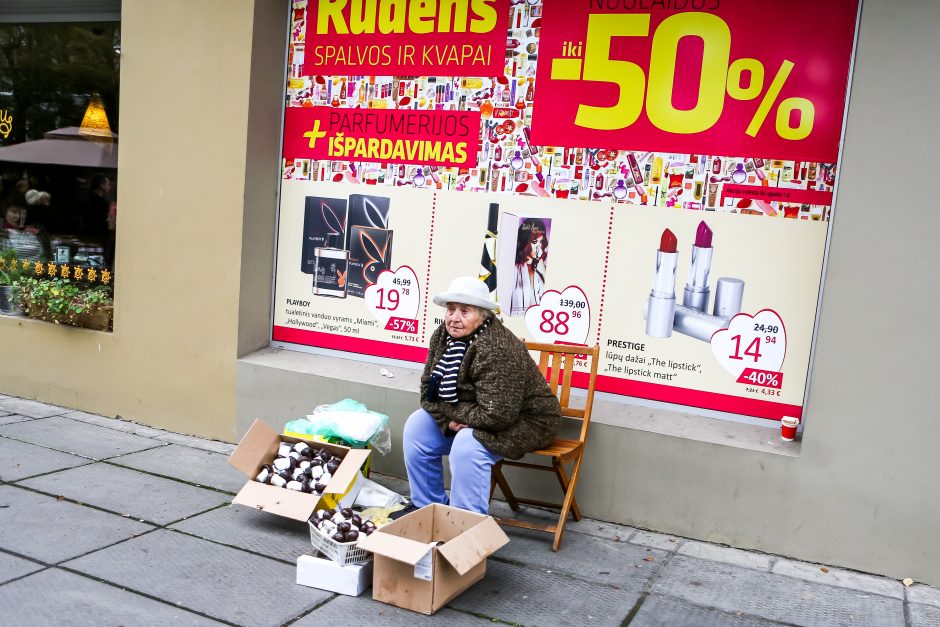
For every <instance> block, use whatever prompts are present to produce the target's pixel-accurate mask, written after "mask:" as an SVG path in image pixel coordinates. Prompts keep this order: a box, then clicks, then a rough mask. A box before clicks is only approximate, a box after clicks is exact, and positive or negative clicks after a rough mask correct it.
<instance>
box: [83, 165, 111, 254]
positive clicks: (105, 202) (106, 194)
mask: <svg viewBox="0 0 940 627" xmlns="http://www.w3.org/2000/svg"><path fill="white" fill-rule="evenodd" d="M89 187H90V189H89V190H88V198H87V199H86V209H85V211H86V213H85V224H83V225H82V227H83V228H82V231H83V232H84V233H85V234H87V235H90V236H92V237H95V238H97V239H99V240H100V241H101V242H102V243H104V242H105V241H106V239H107V236H108V212H109V210H110V208H111V200H110V194H111V179H109V178H108V177H107V176H105V175H103V174H95V175H93V176H92V177H91V184H90V186H89Z"/></svg>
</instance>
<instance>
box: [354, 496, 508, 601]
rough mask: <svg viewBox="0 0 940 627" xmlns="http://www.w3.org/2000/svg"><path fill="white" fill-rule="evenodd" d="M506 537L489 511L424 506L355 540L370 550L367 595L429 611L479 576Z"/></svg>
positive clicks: (483, 572) (449, 598)
mask: <svg viewBox="0 0 940 627" xmlns="http://www.w3.org/2000/svg"><path fill="white" fill-rule="evenodd" d="M507 542H509V538H508V537H507V536H506V534H505V533H503V530H502V529H500V528H499V525H498V524H497V523H496V521H495V520H494V519H493V518H492V517H490V516H484V515H482V514H475V513H473V512H468V511H466V510H463V509H458V508H456V507H448V506H447V505H428V506H427V507H423V508H421V509H419V510H418V511H416V512H414V513H411V514H408V515H407V516H403V517H401V518H399V519H398V520H396V521H394V522H392V523H389V524H387V525H385V526H383V527H381V528H380V529H378V530H376V531H375V532H373V533H372V535H370V536H368V537H367V538H365V539H364V540H360V541H359V548H362V549H365V550H366V551H371V552H373V553H375V567H374V573H373V576H372V598H373V599H375V600H376V601H382V602H383V603H388V604H390V605H396V606H398V607H402V608H405V609H408V610H414V611H415V612H421V613H422V614H433V613H434V612H436V611H437V610H439V609H441V608H442V607H444V606H445V605H446V604H447V603H448V602H449V601H450V600H451V599H453V598H455V597H456V596H457V595H459V594H460V593H461V592H463V591H464V590H466V589H467V588H469V587H470V586H472V585H473V584H475V583H476V582H477V581H479V580H481V579H483V576H484V575H485V574H486V558H487V557H489V556H490V555H492V554H493V553H494V552H495V551H496V550H497V549H499V548H500V547H502V546H503V545H505V544H506V543H507Z"/></svg>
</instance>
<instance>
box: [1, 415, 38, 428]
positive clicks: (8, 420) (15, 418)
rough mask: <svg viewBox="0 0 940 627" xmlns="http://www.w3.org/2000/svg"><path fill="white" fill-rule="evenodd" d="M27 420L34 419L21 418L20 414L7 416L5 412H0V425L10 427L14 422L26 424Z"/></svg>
mask: <svg viewBox="0 0 940 627" xmlns="http://www.w3.org/2000/svg"><path fill="white" fill-rule="evenodd" d="M27 420H35V418H30V417H29V416H23V415H20V414H8V413H6V412H0V425H12V424H13V423H16V422H26V421H27Z"/></svg>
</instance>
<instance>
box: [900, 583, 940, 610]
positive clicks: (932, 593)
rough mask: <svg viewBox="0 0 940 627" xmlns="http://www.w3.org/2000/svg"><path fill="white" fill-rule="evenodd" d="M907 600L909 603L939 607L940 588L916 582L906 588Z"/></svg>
mask: <svg viewBox="0 0 940 627" xmlns="http://www.w3.org/2000/svg"><path fill="white" fill-rule="evenodd" d="M907 600H908V601H910V602H911V603H924V604H925V605H934V606H936V607H940V588H932V587H930V586H925V585H923V584H919V583H916V584H914V585H913V586H911V587H910V588H908V589H907Z"/></svg>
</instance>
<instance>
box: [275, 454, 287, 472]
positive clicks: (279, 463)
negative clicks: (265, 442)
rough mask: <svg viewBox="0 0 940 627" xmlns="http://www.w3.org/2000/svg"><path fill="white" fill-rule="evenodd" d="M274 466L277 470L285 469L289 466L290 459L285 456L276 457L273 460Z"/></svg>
mask: <svg viewBox="0 0 940 627" xmlns="http://www.w3.org/2000/svg"><path fill="white" fill-rule="evenodd" d="M274 467H275V468H277V469H278V470H286V469H288V468H290V467H291V460H290V458H287V457H278V458H277V459H275V460H274Z"/></svg>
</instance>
